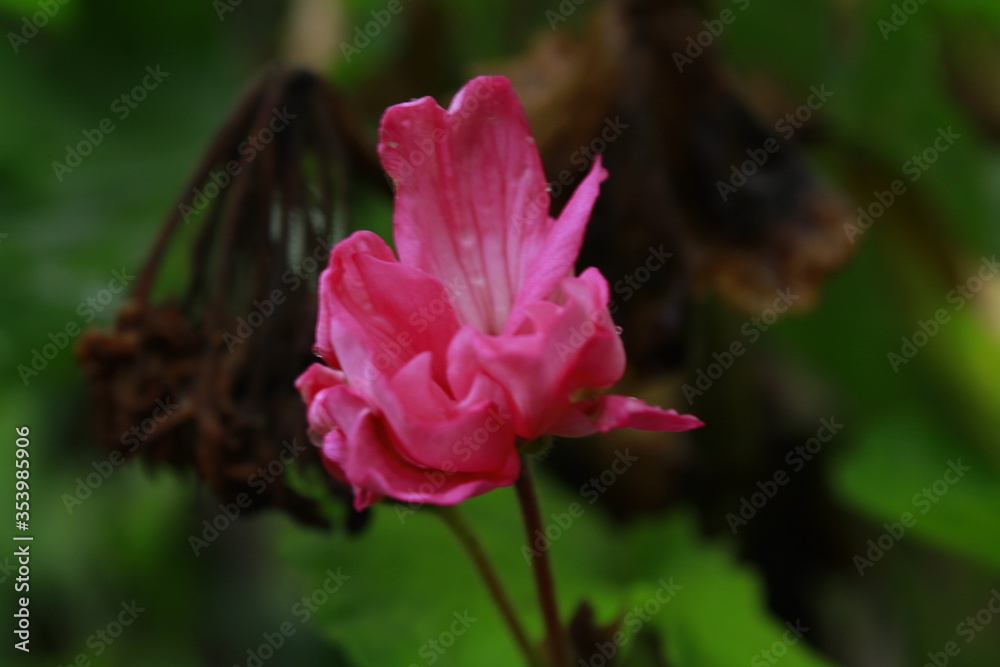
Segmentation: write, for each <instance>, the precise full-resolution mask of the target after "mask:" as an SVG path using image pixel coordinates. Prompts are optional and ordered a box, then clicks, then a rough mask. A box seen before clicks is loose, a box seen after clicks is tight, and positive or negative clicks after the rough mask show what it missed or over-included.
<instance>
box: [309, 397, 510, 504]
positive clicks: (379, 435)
mask: <svg viewBox="0 0 1000 667" xmlns="http://www.w3.org/2000/svg"><path fill="white" fill-rule="evenodd" d="M316 402H322V403H324V404H325V405H324V406H322V407H314V408H313V409H315V410H322V411H324V412H325V413H326V414H328V415H330V417H331V418H332V419H333V420H334V421H335V422H336V424H337V429H334V430H331V431H330V433H328V434H327V436H326V437H325V439H324V442H323V456H324V459H325V463H326V467H327V469H328V470H329V471H330V472H331V473H332V474H334V475H335V476H338V477H339V476H342V477H340V478H341V479H343V480H345V481H346V482H347V483H348V484H350V485H351V486H352V487H353V488H354V491H355V498H354V504H355V507H356V508H357V509H359V510H361V509H364V508H365V507H367V506H368V505H370V504H371V503H372V502H375V501H376V500H377V499H378V498H379V497H383V496H388V497H391V498H396V499H398V500H402V501H406V502H413V503H432V504H436V505H453V504H456V503H459V502H462V501H463V500H465V499H467V498H470V497H472V496H476V495H479V494H482V493H485V492H487V491H490V490H492V489H495V488H498V487H501V486H507V485H510V484H512V483H513V482H514V480H516V479H517V476H518V474H520V461H519V459H517V458H516V457H514V459H513V464H512V465H509V466H506V467H505V468H503V469H501V470H494V471H489V472H477V473H467V472H461V471H458V470H437V469H433V468H428V467H422V466H419V465H416V464H414V463H413V462H412V461H410V460H408V459H407V458H405V457H404V456H402V455H401V454H400V452H401V451H402V447H401V446H400V444H399V441H398V439H397V438H396V435H395V433H394V432H393V431H392V429H391V428H390V427H389V425H388V423H387V422H386V421H385V420H384V419H382V418H381V417H380V416H379V415H378V414H377V413H376V412H375V411H374V410H373V409H372V407H371V406H370V405H369V404H368V403H367V400H366V399H365V397H363V396H361V395H360V394H358V393H357V392H355V391H354V390H353V389H351V388H350V387H347V386H338V387H333V388H330V389H327V390H324V391H323V392H321V393H320V394H318V395H317V396H316V398H315V401H314V403H316ZM313 409H311V410H310V413H312V411H313Z"/></svg>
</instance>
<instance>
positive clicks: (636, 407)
mask: <svg viewBox="0 0 1000 667" xmlns="http://www.w3.org/2000/svg"><path fill="white" fill-rule="evenodd" d="M704 425H705V424H704V423H703V422H702V421H701V420H700V419H698V418H697V417H695V416H694V415H682V414H678V413H677V411H676V410H664V409H663V408H657V407H654V406H651V405H647V404H646V403H644V402H643V401H640V400H639V399H638V398H633V397H631V396H617V395H614V394H606V395H604V396H599V397H598V398H596V399H592V400H586V401H580V402H578V403H576V404H574V406H573V409H572V410H571V411H570V412H568V413H567V414H566V415H564V418H563V420H562V421H561V422H560V423H559V424H557V425H555V426H554V427H553V431H552V432H553V434H554V435H559V436H564V437H571V438H579V437H582V436H585V435H591V434H592V433H598V432H600V433H607V432H608V431H614V430H615V429H619V428H635V429H639V430H640V431H670V432H678V431H689V430H691V429H693V428H699V427H701V426H704Z"/></svg>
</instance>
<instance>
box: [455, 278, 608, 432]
mask: <svg viewBox="0 0 1000 667" xmlns="http://www.w3.org/2000/svg"><path fill="white" fill-rule="evenodd" d="M558 296H560V297H561V300H562V301H563V303H553V302H535V303H532V304H525V305H524V306H522V309H523V310H522V312H523V313H524V321H523V324H522V326H521V328H520V329H519V330H518V331H517V332H515V333H512V334H504V335H500V336H487V335H483V334H482V333H481V332H479V331H477V330H475V329H474V328H472V327H468V326H467V327H463V328H462V329H461V330H460V331H459V332H458V334H457V335H456V336H455V339H454V340H453V342H452V345H451V348H449V351H448V379H449V381H450V382H451V385H452V387H454V388H455V389H456V391H463V390H464V389H465V388H466V387H467V386H469V384H470V383H471V379H470V378H471V377H472V375H471V374H472V373H473V372H474V371H476V370H478V369H481V372H483V373H485V374H486V375H488V376H489V377H490V378H492V379H493V380H494V381H495V382H496V383H497V384H498V385H500V386H502V387H503V388H504V389H505V390H506V391H507V392H508V393H509V394H510V396H511V400H512V402H513V405H514V407H515V410H514V412H515V415H516V424H517V434H518V435H519V436H521V437H524V438H529V439H533V438H536V437H538V436H540V435H544V434H545V433H548V432H549V429H550V427H551V426H552V425H553V424H554V423H556V422H558V421H559V420H560V419H561V417H562V415H563V413H564V412H565V411H566V410H569V409H570V406H571V403H572V401H573V400H574V397H575V396H576V395H577V394H580V393H587V394H589V393H593V392H596V391H600V390H603V389H607V388H608V387H610V386H611V385H613V384H614V383H615V382H617V381H618V380H619V379H620V378H621V376H622V374H623V373H624V371H625V352H624V349H623V347H622V343H621V339H620V338H619V336H618V333H617V331H616V330H615V328H614V323H613V321H612V319H611V315H610V313H608V309H607V302H608V286H607V281H606V280H604V278H603V276H601V274H600V272H598V271H597V270H596V269H588V270H587V271H585V272H584V273H583V274H582V275H580V276H579V277H576V278H565V279H563V281H562V282H561V283H560V286H559V290H558Z"/></svg>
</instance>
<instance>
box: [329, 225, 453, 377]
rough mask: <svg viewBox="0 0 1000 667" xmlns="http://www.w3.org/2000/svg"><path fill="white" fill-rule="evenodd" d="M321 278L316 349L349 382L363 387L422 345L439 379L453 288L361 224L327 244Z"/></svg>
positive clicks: (449, 328)
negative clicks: (400, 257)
mask: <svg viewBox="0 0 1000 667" xmlns="http://www.w3.org/2000/svg"><path fill="white" fill-rule="evenodd" d="M320 280H321V284H320V313H319V325H318V329H317V339H318V348H319V352H320V354H321V355H322V356H323V357H324V359H326V358H327V356H326V355H327V352H328V351H332V355H331V356H332V357H333V358H335V359H336V360H337V362H338V363H339V365H340V367H341V368H342V369H343V370H344V371H345V372H346V374H347V377H348V380H349V382H350V383H351V385H352V386H354V387H357V388H363V389H367V388H368V387H370V386H371V383H372V382H373V381H374V380H375V379H376V378H378V377H380V376H382V375H384V374H386V375H390V376H391V375H392V374H393V373H395V372H396V371H397V370H398V369H399V368H400V367H402V366H403V364H405V363H406V362H407V361H408V360H409V359H411V358H412V357H413V356H414V355H416V354H417V353H419V352H425V351H426V352H430V353H431V358H432V360H433V368H434V371H435V373H436V374H437V377H438V378H440V379H443V378H444V375H445V370H444V363H445V352H446V350H447V347H448V343H449V342H450V340H451V338H452V336H453V335H454V333H455V332H456V331H457V330H458V322H457V319H456V316H455V310H454V308H453V307H452V305H451V301H452V299H453V298H454V295H453V294H451V293H450V292H449V291H448V290H446V289H445V288H444V286H443V285H442V284H441V283H440V282H438V281H437V280H436V279H435V278H432V277H431V276H428V275H427V274H426V273H424V272H423V271H421V270H420V269H418V268H415V267H412V266H407V265H405V264H400V263H399V262H397V261H396V258H395V257H394V256H393V254H392V251H391V250H389V247H388V246H387V245H386V244H385V242H384V241H383V240H382V239H381V238H379V237H378V236H377V235H375V234H373V233H371V232H365V231H362V232H356V233H354V234H353V235H351V236H350V237H348V238H347V239H345V240H344V241H342V242H341V243H340V244H338V245H337V246H336V247H335V248H334V250H333V252H332V253H331V255H330V266H329V267H328V268H327V269H326V270H325V271H324V272H323V275H322V276H321V278H320Z"/></svg>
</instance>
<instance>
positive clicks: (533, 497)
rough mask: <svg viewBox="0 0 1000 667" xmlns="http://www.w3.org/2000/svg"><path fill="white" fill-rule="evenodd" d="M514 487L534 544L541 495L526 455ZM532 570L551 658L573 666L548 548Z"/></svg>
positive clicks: (558, 665) (560, 665)
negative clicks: (560, 617)
mask: <svg viewBox="0 0 1000 667" xmlns="http://www.w3.org/2000/svg"><path fill="white" fill-rule="evenodd" d="M514 488H515V489H516V490H517V500H518V502H519V503H520V505H521V514H522V515H523V516H524V529H525V533H526V534H527V537H528V544H531V543H532V541H533V540H534V539H535V537H536V535H538V534H539V533H542V532H543V531H544V528H543V526H542V513H541V511H540V510H539V507H538V495H537V494H536V493H535V483H534V480H533V479H532V476H531V462H530V461H529V460H528V457H527V456H522V457H521V476H520V477H519V478H518V480H517V483H516V484H515V486H514ZM532 565H533V566H532V568H531V569H532V571H533V572H534V573H535V587H536V588H537V589H538V602H539V604H540V605H541V608H542V616H543V617H544V618H545V629H546V634H547V638H546V639H547V641H546V644H547V645H548V647H549V651H550V654H551V657H552V663H553V665H554V667H571V663H570V654H569V646H568V644H567V642H566V633H565V632H564V631H563V627H562V624H561V623H559V608H558V606H557V604H556V588H555V581H554V580H553V578H552V567H551V566H550V564H549V553H548V549H543V550H542V551H541V553H540V554H539V555H538V556H537V557H536V558H535V559H534V562H533V564H532Z"/></svg>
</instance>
